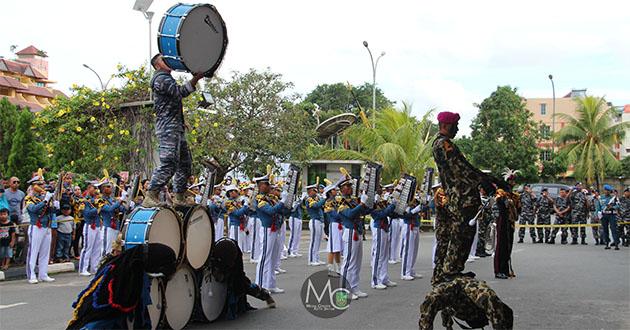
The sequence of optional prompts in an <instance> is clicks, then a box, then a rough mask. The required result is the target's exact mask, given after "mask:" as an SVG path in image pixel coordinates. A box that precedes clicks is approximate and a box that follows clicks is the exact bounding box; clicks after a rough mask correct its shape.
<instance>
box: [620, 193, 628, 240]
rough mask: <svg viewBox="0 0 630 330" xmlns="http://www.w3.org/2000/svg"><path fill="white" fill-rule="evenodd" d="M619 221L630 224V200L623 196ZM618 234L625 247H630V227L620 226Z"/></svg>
mask: <svg viewBox="0 0 630 330" xmlns="http://www.w3.org/2000/svg"><path fill="white" fill-rule="evenodd" d="M619 220H620V222H630V198H626V197H625V196H621V197H620V198H619ZM617 229H618V230H617V232H618V233H619V238H621V240H622V242H623V243H622V244H623V246H629V245H630V225H628V224H626V225H618V228H617Z"/></svg>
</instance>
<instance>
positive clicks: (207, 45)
mask: <svg viewBox="0 0 630 330" xmlns="http://www.w3.org/2000/svg"><path fill="white" fill-rule="evenodd" d="M181 24H182V25H181V28H180V30H179V54H180V56H181V57H182V59H183V61H184V64H185V65H186V67H187V68H188V69H189V70H190V71H191V72H192V73H201V72H207V71H210V70H211V69H216V67H218V66H219V64H221V60H222V59H223V55H224V54H225V48H226V46H227V33H226V29H225V23H224V22H223V19H222V18H221V15H219V13H218V12H217V11H216V10H215V9H214V7H211V6H209V5H202V6H198V7H195V8H193V9H192V10H191V11H190V12H189V13H188V15H187V16H186V18H185V19H184V21H183V22H182V23H181Z"/></svg>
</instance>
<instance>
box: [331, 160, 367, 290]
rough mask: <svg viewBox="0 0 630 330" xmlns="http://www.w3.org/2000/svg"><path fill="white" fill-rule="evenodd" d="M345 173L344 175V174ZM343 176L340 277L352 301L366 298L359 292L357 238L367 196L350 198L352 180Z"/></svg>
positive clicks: (359, 243) (359, 247) (360, 245)
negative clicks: (345, 284)
mask: <svg viewBox="0 0 630 330" xmlns="http://www.w3.org/2000/svg"><path fill="white" fill-rule="evenodd" d="M344 172H345V173H344ZM342 173H343V175H345V180H343V181H342V182H341V183H340V184H339V187H340V189H341V196H342V200H341V201H340V203H339V207H338V208H337V212H338V214H339V217H340V218H341V221H342V222H343V226H344V230H343V244H344V250H343V263H342V264H341V269H342V275H343V277H344V278H345V279H346V280H347V281H348V285H349V286H350V288H349V289H350V291H351V292H352V297H351V298H352V299H353V300H356V299H359V298H365V297H367V293H364V292H361V290H359V272H360V271H361V260H362V258H363V242H362V241H361V239H360V238H359V235H361V232H362V231H363V223H362V222H363V220H362V216H363V215H365V214H367V213H368V212H369V209H368V208H367V207H366V206H365V202H366V201H367V198H368V197H367V195H365V194H363V195H361V198H360V199H357V198H355V197H352V190H353V189H352V185H353V183H354V182H353V179H352V177H351V176H350V175H349V174H348V173H347V171H345V169H344V170H342Z"/></svg>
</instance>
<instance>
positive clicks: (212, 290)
mask: <svg viewBox="0 0 630 330" xmlns="http://www.w3.org/2000/svg"><path fill="white" fill-rule="evenodd" d="M226 299H227V285H226V284H225V283H221V282H217V280H216V279H215V278H214V276H212V272H211V271H210V270H208V269H204V270H203V278H202V279H201V287H200V290H199V302H200V304H201V310H202V311H203V316H204V317H205V319H206V320H207V321H209V322H212V321H214V320H216V319H217V318H219V316H221V313H222V312H223V308H224V307H225V302H226Z"/></svg>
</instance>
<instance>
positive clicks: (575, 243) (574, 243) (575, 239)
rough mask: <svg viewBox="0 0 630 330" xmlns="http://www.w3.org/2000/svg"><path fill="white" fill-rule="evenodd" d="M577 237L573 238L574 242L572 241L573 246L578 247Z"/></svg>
mask: <svg viewBox="0 0 630 330" xmlns="http://www.w3.org/2000/svg"><path fill="white" fill-rule="evenodd" d="M577 243H578V242H577V237H573V240H572V241H571V245H577Z"/></svg>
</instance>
